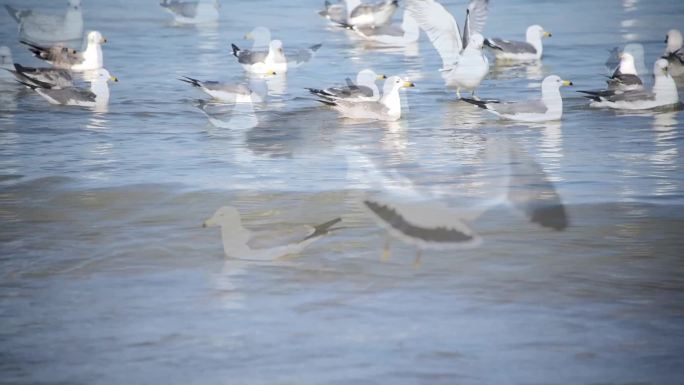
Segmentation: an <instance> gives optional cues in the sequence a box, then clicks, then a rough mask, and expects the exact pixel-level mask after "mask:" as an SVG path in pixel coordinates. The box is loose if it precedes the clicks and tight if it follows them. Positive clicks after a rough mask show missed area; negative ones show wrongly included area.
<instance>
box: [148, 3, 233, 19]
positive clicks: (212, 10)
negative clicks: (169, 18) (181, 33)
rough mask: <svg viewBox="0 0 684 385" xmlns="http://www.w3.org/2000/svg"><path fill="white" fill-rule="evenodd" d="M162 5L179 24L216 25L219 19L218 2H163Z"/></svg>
mask: <svg viewBox="0 0 684 385" xmlns="http://www.w3.org/2000/svg"><path fill="white" fill-rule="evenodd" d="M159 5H161V6H162V7H163V8H164V9H165V10H166V11H167V12H168V13H170V14H172V15H173V19H174V20H175V22H176V23H178V24H203V23H215V22H217V21H218V19H219V8H220V5H219V2H218V0H199V1H178V0H162V1H161V2H160V3H159Z"/></svg>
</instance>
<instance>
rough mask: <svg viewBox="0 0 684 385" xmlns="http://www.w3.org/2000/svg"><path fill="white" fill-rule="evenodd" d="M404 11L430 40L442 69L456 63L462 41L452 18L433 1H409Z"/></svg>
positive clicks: (441, 6) (442, 7)
mask: <svg viewBox="0 0 684 385" xmlns="http://www.w3.org/2000/svg"><path fill="white" fill-rule="evenodd" d="M406 10H407V11H408V12H410V14H411V16H413V18H414V19H415V20H416V21H417V22H418V25H419V26H420V28H422V29H423V31H425V33H426V34H427V35H428V37H429V38H430V42H431V43H432V45H433V46H434V47H435V49H436V50H437V52H438V53H439V56H440V57H441V58H442V65H443V67H447V66H450V65H451V64H453V63H454V62H455V61H457V59H458V57H459V55H460V53H461V50H462V49H463V39H462V37H461V32H460V31H459V28H458V24H457V23H456V20H455V19H454V17H453V16H452V15H451V13H449V11H447V10H446V8H444V6H443V5H442V4H440V3H438V2H437V1H435V0H411V1H409V2H407V4H406Z"/></svg>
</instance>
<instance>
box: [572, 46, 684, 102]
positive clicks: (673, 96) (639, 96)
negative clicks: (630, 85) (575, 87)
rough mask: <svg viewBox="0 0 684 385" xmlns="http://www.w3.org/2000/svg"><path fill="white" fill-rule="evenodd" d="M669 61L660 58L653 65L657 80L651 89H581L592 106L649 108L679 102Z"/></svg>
mask: <svg viewBox="0 0 684 385" xmlns="http://www.w3.org/2000/svg"><path fill="white" fill-rule="evenodd" d="M668 67H669V62H668V61H667V60H666V59H662V58H661V59H658V60H656V62H655V64H654V65H653V74H654V75H655V82H654V83H653V88H652V89H651V91H647V90H644V89H638V90H632V91H615V90H612V91H611V90H605V91H580V92H582V93H584V94H586V96H585V97H586V98H588V99H591V103H589V106H590V107H598V108H600V107H607V108H613V109H618V110H647V109H652V108H656V107H663V106H671V105H675V104H678V103H679V93H678V92H677V84H676V83H675V81H674V79H673V78H672V76H670V74H669V72H668Z"/></svg>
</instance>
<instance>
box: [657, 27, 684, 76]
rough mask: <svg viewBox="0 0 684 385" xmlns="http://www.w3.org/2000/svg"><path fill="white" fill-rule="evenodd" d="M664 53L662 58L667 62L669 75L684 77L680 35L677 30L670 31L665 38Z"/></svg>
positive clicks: (683, 52)
mask: <svg viewBox="0 0 684 385" xmlns="http://www.w3.org/2000/svg"><path fill="white" fill-rule="evenodd" d="M665 44H667V46H666V47H665V53H663V56H662V57H663V58H664V59H667V61H668V62H669V67H668V68H669V69H670V75H672V76H682V75H684V50H682V33H681V32H679V30H676V29H671V30H669V31H668V32H667V36H666V37H665Z"/></svg>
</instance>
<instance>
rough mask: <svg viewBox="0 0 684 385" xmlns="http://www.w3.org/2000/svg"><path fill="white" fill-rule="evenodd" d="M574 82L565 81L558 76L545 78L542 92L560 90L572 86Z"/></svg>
mask: <svg viewBox="0 0 684 385" xmlns="http://www.w3.org/2000/svg"><path fill="white" fill-rule="evenodd" d="M571 85H572V82H571V81H570V80H563V79H561V78H560V76H558V75H550V76H547V77H546V78H544V81H543V82H542V91H544V90H552V89H556V90H557V89H559V88H560V87H567V86H571Z"/></svg>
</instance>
